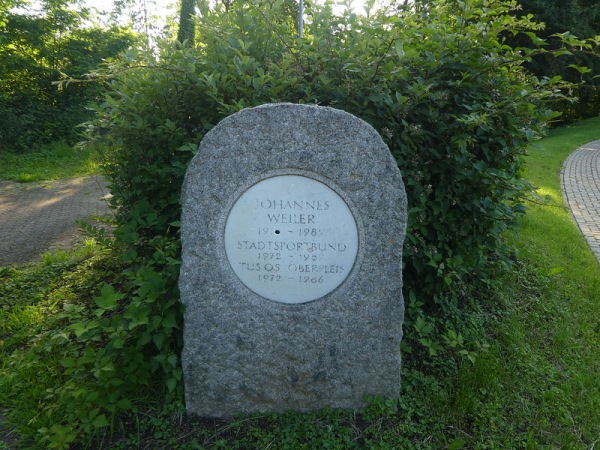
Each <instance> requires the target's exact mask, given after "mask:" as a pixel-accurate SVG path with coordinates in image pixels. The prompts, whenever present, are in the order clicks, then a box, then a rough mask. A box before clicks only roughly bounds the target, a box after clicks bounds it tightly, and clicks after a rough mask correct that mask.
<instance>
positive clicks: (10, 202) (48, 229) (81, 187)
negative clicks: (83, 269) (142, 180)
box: [0, 177, 109, 266]
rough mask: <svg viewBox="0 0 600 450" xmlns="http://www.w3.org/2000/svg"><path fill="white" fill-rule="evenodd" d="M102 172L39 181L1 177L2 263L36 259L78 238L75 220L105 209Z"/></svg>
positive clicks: (88, 218) (0, 230) (68, 245)
mask: <svg viewBox="0 0 600 450" xmlns="http://www.w3.org/2000/svg"><path fill="white" fill-rule="evenodd" d="M108 196H109V192H108V189H107V188H106V183H105V181H104V179H103V178H102V177H91V178H74V179H71V180H58V181H48V182H41V183H14V182H9V181H0V266H3V265H8V264H23V263H28V262H33V261H38V260H39V259H40V257H41V254H42V253H43V252H45V251H47V250H56V249H61V248H68V247H70V246H72V245H74V244H76V243H77V241H79V240H81V233H80V231H79V229H78V227H77V224H76V221H77V220H79V219H82V220H90V218H92V217H93V216H97V215H103V214H106V213H107V212H108V204H107V201H106V199H107V198H108Z"/></svg>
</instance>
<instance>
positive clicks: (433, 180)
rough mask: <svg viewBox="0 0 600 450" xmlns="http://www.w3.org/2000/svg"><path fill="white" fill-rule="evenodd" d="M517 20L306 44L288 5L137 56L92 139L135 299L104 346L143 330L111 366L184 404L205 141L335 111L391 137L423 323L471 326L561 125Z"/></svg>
mask: <svg viewBox="0 0 600 450" xmlns="http://www.w3.org/2000/svg"><path fill="white" fill-rule="evenodd" d="M515 6H516V4H515V3H514V2H512V1H504V0H466V1H455V0H439V1H436V2H429V3H428V6H419V7H418V8H416V7H415V8H409V9H406V10H400V11H396V13H394V14H389V13H388V14H384V13H381V12H378V13H374V14H372V15H371V16H369V17H361V16H357V15H355V14H354V13H351V12H349V11H348V12H346V13H344V14H343V15H341V16H335V15H334V14H332V11H331V9H330V7H329V6H325V7H323V8H319V7H314V9H313V10H312V12H311V15H310V17H309V20H308V21H307V26H306V29H305V31H306V35H305V38H304V39H298V38H297V37H296V36H295V35H294V33H292V32H291V30H290V27H289V25H288V22H289V21H285V20H282V19H281V13H280V9H279V4H278V3H277V2H274V3H267V2H264V1H263V2H258V3H252V2H250V3H241V2H240V3H237V2H236V3H235V4H234V5H233V6H232V7H231V8H230V10H229V11H219V10H217V11H213V12H211V13H210V14H207V15H205V16H204V17H203V20H202V24H201V27H200V32H199V36H197V40H196V46H195V47H193V48H182V47H175V46H172V45H163V46H162V47H161V49H160V54H159V55H158V56H157V55H156V54H154V53H150V54H148V53H142V52H137V51H135V50H132V51H130V52H129V53H128V54H127V55H126V56H125V58H124V59H123V60H122V61H121V62H120V63H119V64H116V65H112V66H111V67H109V68H108V72H107V74H106V77H107V80H108V81H107V82H108V84H109V92H108V94H107V95H106V97H105V101H104V102H103V103H101V104H98V105H96V106H95V109H96V111H97V117H96V119H95V120H94V121H93V122H90V123H89V124H88V132H89V138H90V139H91V140H94V139H100V140H102V141H104V142H105V144H106V145H107V146H108V148H109V150H107V152H106V154H105V164H106V170H107V176H108V179H109V182H110V184H111V190H112V193H113V194H114V198H113V203H114V206H115V207H116V208H117V209H116V212H117V229H116V231H115V238H116V240H115V243H114V245H115V246H116V247H117V248H118V249H119V250H120V251H121V252H122V254H123V263H124V264H125V267H126V269H125V272H124V274H125V275H126V281H124V282H123V283H121V284H120V286H117V287H116V288H117V291H115V290H111V289H109V288H106V290H105V291H103V296H101V297H99V298H98V299H96V303H97V305H98V306H99V307H100V310H102V308H103V307H104V306H105V305H108V306H109V307H110V308H109V309H110V310H115V311H118V312H119V318H120V319H119V320H121V321H122V323H120V324H118V323H113V322H112V321H108V322H107V323H109V328H108V329H107V330H106V333H105V334H103V336H106V335H110V333H117V335H118V336H120V335H121V334H120V333H123V330H128V332H127V339H126V340H123V339H118V340H116V341H109V343H108V344H107V346H106V347H104V348H103V349H102V350H101V351H102V356H103V357H108V358H109V360H110V361H112V363H113V365H112V366H111V373H112V374H114V377H115V378H118V380H119V381H122V378H119V376H118V374H120V373H127V374H128V375H127V376H128V379H135V377H134V375H135V374H132V373H131V367H129V366H127V358H121V357H118V355H119V354H122V355H133V354H138V355H144V357H143V358H140V359H139V360H136V366H135V371H136V373H139V374H140V375H139V379H140V380H142V381H144V382H147V381H148V379H149V377H150V374H153V375H152V376H153V377H155V376H158V377H159V378H160V379H162V378H163V377H164V378H165V379H166V383H165V385H166V386H167V387H168V391H169V392H170V393H171V395H175V396H177V395H179V394H180V389H181V383H180V379H181V370H180V368H179V365H178V362H177V355H178V351H179V349H180V345H181V341H180V339H181V329H180V327H181V323H180V321H181V306H180V304H179V303H178V290H177V277H178V270H179V264H180V260H179V258H180V243H179V235H178V231H179V230H178V226H179V218H180V213H181V206H180V202H179V198H180V191H181V185H182V180H183V176H184V173H185V170H186V167H187V165H188V163H189V161H190V159H191V158H192V156H193V154H194V152H195V151H196V149H197V147H198V144H199V142H200V141H201V139H202V137H203V136H204V134H205V133H206V132H207V131H208V130H210V129H211V128H212V127H213V126H214V125H215V124H216V123H218V122H219V121H220V120H221V119H223V118H224V117H226V116H227V115H230V114H232V113H233V112H235V111H238V110H240V109H242V108H245V107H251V106H256V105H260V104H264V103H268V102H295V103H307V104H320V105H327V106H332V107H335V108H339V109H343V110H346V111H348V112H350V113H353V114H355V115H357V116H359V117H361V118H363V119H364V120H366V121H367V122H369V123H370V124H371V125H373V126H374V127H375V128H376V129H377V130H378V131H379V132H380V133H381V135H382V136H383V138H384V139H385V141H386V142H387V144H388V145H389V147H390V150H391V151H392V153H393V154H394V156H395V157H396V159H397V161H398V164H399V166H400V169H401V171H402V174H403V178H404V181H405V184H406V188H407V193H408V200H409V208H410V210H409V228H408V236H407V240H406V246H405V254H404V258H405V270H404V278H405V285H406V294H407V295H406V298H407V299H408V300H410V305H409V311H412V314H421V313H422V309H426V310H428V311H430V312H438V313H439V312H441V313H442V314H443V313H444V312H445V311H448V310H455V308H456V303H457V299H459V298H460V297H461V292H462V290H463V288H464V286H465V285H466V284H468V283H470V282H472V281H474V280H482V281H486V280H489V279H490V278H491V277H492V274H491V270H493V268H494V267H497V266H498V264H499V263H502V262H505V258H506V256H505V255H504V254H503V251H502V248H501V241H500V237H501V235H502V233H503V232H504V231H505V230H506V229H507V228H510V227H511V226H513V225H514V223H515V221H516V219H517V218H518V217H519V216H520V215H521V214H522V213H523V212H524V207H523V205H522V200H523V196H524V195H525V193H526V192H527V188H528V186H527V185H526V183H525V182H524V181H523V179H522V177H521V172H522V170H523V161H522V159H521V157H522V156H523V153H524V148H525V146H526V144H527V143H528V142H529V141H530V140H531V139H533V138H535V137H536V136H538V135H539V134H540V132H541V131H543V129H544V127H545V126H546V124H547V122H548V120H550V119H551V118H553V117H554V116H555V115H554V113H552V112H551V111H548V110H546V109H545V108H544V107H543V104H544V102H545V101H546V100H547V99H548V98H551V97H553V96H555V95H558V94H557V93H556V92H555V90H554V88H555V87H556V85H557V84H558V83H560V80H557V79H555V80H537V79H535V78H533V77H530V76H528V75H527V73H526V72H525V71H524V70H523V69H522V66H521V64H522V63H523V62H524V61H525V60H527V59H528V58H529V57H530V55H531V53H532V50H527V49H512V48H510V47H508V46H506V45H504V44H503V41H502V36H504V35H506V34H510V33H517V32H520V31H523V32H529V31H530V30H532V29H535V24H533V23H531V22H529V20H528V19H527V18H523V19H515V18H514V17H513V16H511V15H510V14H509V13H510V12H511V10H512V8H514V7H515ZM104 309H106V308H104ZM100 310H99V312H98V314H101V311H100ZM107 317H112V316H110V315H109V316H107ZM107 326H108V325H107ZM425 328H426V326H425V325H424V326H423V329H425ZM98 333H101V331H98V330H96V331H95V332H94V333H93V334H91V335H90V336H91V337H90V339H91V338H92V337H96V336H97V335H98ZM86 336H87V335H86V334H85V333H83V334H81V335H79V336H77V338H78V339H83V340H85V339H86ZM451 338H452V336H450V338H449V339H451ZM430 350H431V348H430ZM90 364H93V361H92V362H90ZM121 365H122V366H121ZM89 369H90V367H88V366H86V365H84V366H82V369H81V372H82V373H83V372H85V373H88V374H89V373H94V372H93V371H92V372H90V370H89ZM72 370H74V371H76V370H75V369H72ZM102 376H103V377H106V376H107V375H106V373H103V374H102ZM102 386H104V387H105V388H107V389H108V387H110V388H111V394H113V395H112V397H111V398H113V397H114V401H115V402H117V401H119V398H118V396H116V397H115V396H114V393H115V392H121V393H122V395H124V396H126V395H129V394H128V392H129V390H128V389H127V388H125V387H123V385H122V384H120V385H119V386H121V387H118V388H117V387H115V386H113V385H112V384H111V383H110V380H107V379H105V378H103V382H102V384H100V387H102ZM101 395H102V394H101ZM70 401H71V403H70V405H73V404H76V403H77V399H76V398H75V399H74V398H71V400H70ZM114 404H115V405H116V404H117V403H114ZM123 404H126V402H125V403H121V404H119V405H118V406H122V405H123ZM84 406H85V403H84ZM88 406H89V405H88ZM71 408H73V407H72V406H71Z"/></svg>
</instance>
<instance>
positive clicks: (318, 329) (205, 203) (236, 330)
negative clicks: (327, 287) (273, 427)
mask: <svg viewBox="0 0 600 450" xmlns="http://www.w3.org/2000/svg"><path fill="white" fill-rule="evenodd" d="M278 175H299V176H303V177H308V178H311V179H314V180H317V181H320V182H322V183H324V184H325V185H327V186H328V187H329V188H331V189H333V190H334V191H335V192H336V193H337V194H338V195H339V196H340V197H342V198H343V199H344V201H345V202H346V203H347V205H348V206H349V208H350V210H351V212H352V214H353V216H354V219H355V221H356V225H357V229H358V242H359V244H358V252H357V256H356V260H355V263H354V265H353V267H352V268H351V269H350V268H348V270H349V274H348V276H347V278H346V279H345V280H344V281H343V282H342V283H341V284H340V285H339V286H338V287H337V288H336V289H334V290H333V291H332V292H330V293H328V294H326V295H325V296H324V297H322V298H319V299H316V300H314V301H310V302H307V303H302V304H286V303H280V302H277V301H272V300H268V299H266V298H264V297H261V296H260V295H258V294H256V293H255V292H253V291H252V290H250V289H249V288H248V287H246V285H244V284H243V283H242V282H241V281H240V279H239V278H238V277H237V276H236V275H235V273H234V272H233V270H232V267H231V265H230V263H229V261H228V258H227V255H226V252H225V243H224V240H225V238H224V234H225V224H226V221H227V218H228V215H229V212H230V211H231V209H232V207H233V205H234V204H235V202H236V201H237V200H238V199H239V198H240V196H241V195H242V194H243V193H244V192H246V191H247V190H248V189H249V188H250V187H252V186H253V185H255V184H256V183H259V182H260V181H262V180H265V179H268V178H270V177H275V176H278ZM276 194H277V193H274V196H275V195H276ZM182 203H183V215H182V230H181V231H182V245H183V263H182V270H181V276H180V290H181V298H182V302H183V303H184V304H185V307H186V308H185V325H184V326H185V328H184V350H183V355H182V360H183V370H184V383H185V397H186V405H187V410H188V412H191V413H196V414H199V415H202V416H211V417H227V416H231V415H233V414H236V413H244V412H258V411H283V410H289V409H292V410H299V411H306V410H314V409H319V408H322V407H333V408H348V409H358V408H360V407H362V406H364V404H365V396H375V395H379V396H383V397H385V398H397V397H398V394H399V389H400V341H401V338H402V321H403V315H404V302H403V299H402V245H403V241H404V236H405V231H406V194H405V191H404V185H403V183H402V178H401V176H400V172H399V170H398V168H397V166H396V163H395V161H394V159H393V158H392V156H391V154H390V152H389V150H388V148H387V146H386V145H385V144H384V142H383V141H382V139H381V138H380V136H379V135H378V134H377V132H376V131H375V130H374V129H373V128H372V127H371V126H369V125H368V124H367V123H365V122H364V121H362V120H360V119H358V118H356V117H354V116H352V115H350V114H347V113H345V112H342V111H339V110H335V109H332V108H325V107H317V106H305V105H292V104H274V105H265V106H262V107H258V108H254V109H246V110H243V111H240V112H238V113H236V114H234V115H232V116H230V117H228V118H226V119H225V120H223V121H222V122H221V123H219V124H218V125H217V126H216V127H215V128H214V129H213V130H211V132H209V133H208V134H207V135H206V136H205V138H204V140H203V141H202V143H201V145H200V148H199V151H198V154H197V155H196V156H195V158H194V159H193V161H192V163H191V165H190V167H189V169H188V172H187V174H186V178H185V182H184V187H183V194H182Z"/></svg>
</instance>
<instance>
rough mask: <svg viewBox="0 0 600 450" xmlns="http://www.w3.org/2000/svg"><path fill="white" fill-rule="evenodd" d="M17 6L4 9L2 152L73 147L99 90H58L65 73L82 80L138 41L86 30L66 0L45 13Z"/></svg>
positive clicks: (0, 18)
mask: <svg viewBox="0 0 600 450" xmlns="http://www.w3.org/2000/svg"><path fill="white" fill-rule="evenodd" d="M13 6H15V5H14V4H13V3H12V2H10V3H9V2H5V3H3V4H2V7H1V8H0V22H2V23H3V26H2V27H0V149H3V148H7V149H12V150H18V151H22V150H25V149H27V148H29V147H31V146H35V145H38V144H42V143H47V142H51V141H55V140H64V141H73V139H74V138H75V136H76V133H75V131H74V127H75V126H76V125H77V124H79V123H81V122H83V121H85V120H87V119H89V117H90V115H89V112H88V111H86V109H85V105H86V104H87V103H89V102H91V101H93V100H94V99H95V98H96V96H97V95H98V94H99V93H100V89H99V85H97V84H86V85H83V84H79V85H71V86H69V88H68V89H58V88H57V86H56V85H55V84H54V83H56V82H57V81H59V80H60V79H61V73H67V74H69V75H71V76H74V77H82V76H83V75H84V74H85V73H87V72H90V71H91V70H94V69H95V68H96V67H98V66H99V65H100V64H101V63H102V61H103V60H104V59H106V58H111V57H114V56H116V55H118V54H119V53H120V52H122V51H123V50H125V49H126V48H127V47H128V46H130V45H131V44H132V43H133V41H134V38H133V35H132V34H131V33H129V32H127V31H125V30H123V29H121V28H118V27H113V28H109V29H99V28H95V27H84V26H83V20H84V19H85V15H82V14H80V13H79V12H76V11H74V10H71V9H70V8H69V7H68V3H67V2H65V1H63V0H59V1H52V2H50V1H46V2H43V3H42V7H43V8H42V9H41V10H40V11H34V10H32V9H28V10H15V9H14V8H13ZM30 8H31V7H30Z"/></svg>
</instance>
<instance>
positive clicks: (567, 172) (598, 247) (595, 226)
mask: <svg viewBox="0 0 600 450" xmlns="http://www.w3.org/2000/svg"><path fill="white" fill-rule="evenodd" d="M599 168H600V140H598V141H593V142H590V143H588V144H586V145H583V146H581V147H580V148H578V149H577V150H575V151H574V152H573V153H571V154H570V155H569V157H568V158H567V159H566V160H565V162H564V165H563V170H562V172H561V185H562V191H563V196H564V199H565V202H566V204H567V206H568V207H569V208H570V210H571V214H572V215H573V218H574V219H575V222H576V223H577V225H578V226H579V229H580V230H581V233H582V234H583V236H584V237H585V239H586V240H587V242H588V244H589V245H590V248H591V249H592V252H593V253H594V255H595V256H596V258H597V259H598V261H599V262H600V172H599Z"/></svg>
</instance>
